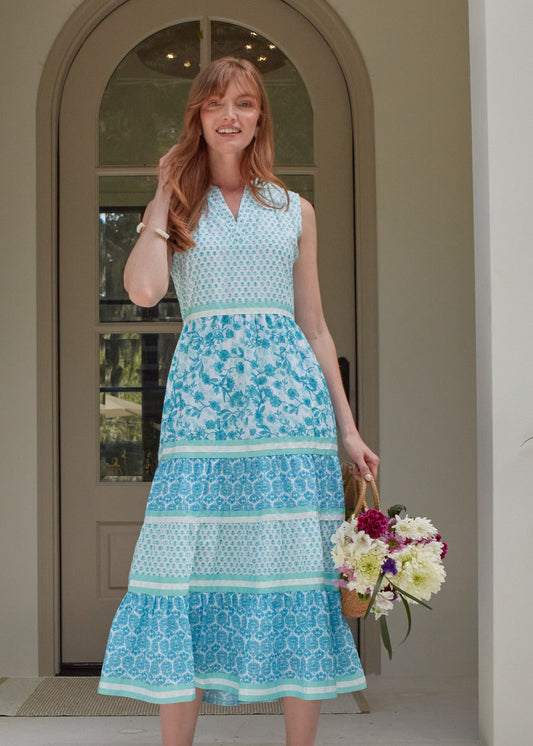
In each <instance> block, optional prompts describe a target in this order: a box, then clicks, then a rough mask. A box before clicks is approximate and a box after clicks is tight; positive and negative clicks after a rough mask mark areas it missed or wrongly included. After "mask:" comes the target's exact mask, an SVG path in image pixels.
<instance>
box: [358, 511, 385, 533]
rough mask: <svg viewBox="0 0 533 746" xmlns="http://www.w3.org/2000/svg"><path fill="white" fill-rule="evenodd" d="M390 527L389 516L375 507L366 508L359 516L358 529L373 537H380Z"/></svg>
mask: <svg viewBox="0 0 533 746" xmlns="http://www.w3.org/2000/svg"><path fill="white" fill-rule="evenodd" d="M388 528H389V520H388V518H387V517H386V516H384V515H383V513H381V512H380V511H379V510H376V509H375V508H370V510H365V511H364V513H360V514H359V516H358V518H357V530H358V531H364V532H365V533H366V534H368V535H369V536H370V538H371V539H379V538H380V537H381V536H383V534H384V533H386V531H387V529H388Z"/></svg>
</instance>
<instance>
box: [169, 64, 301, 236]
mask: <svg viewBox="0 0 533 746" xmlns="http://www.w3.org/2000/svg"><path fill="white" fill-rule="evenodd" d="M235 77H236V78H237V80H238V82H242V83H243V84H244V85H245V86H246V89H247V90H248V89H249V90H250V92H251V93H253V94H254V95H255V96H256V97H257V100H258V102H259V108H260V111H261V114H260V116H259V119H258V121H257V132H256V135H255V137H254V138H253V140H252V141H251V142H250V144H249V145H248V146H247V147H246V148H245V150H244V151H243V154H242V159H241V175H242V178H243V180H244V183H245V185H246V186H247V187H248V188H249V189H250V191H251V193H252V194H253V196H254V197H255V199H256V200H257V201H258V202H260V203H261V204H263V205H266V206H267V207H280V206H279V205H273V204H272V203H270V202H267V201H266V200H265V197H264V196H263V195H262V193H261V185H262V184H265V183H266V182H273V183H274V184H277V185H278V186H280V187H281V188H282V189H283V190H284V191H285V194H286V197H287V205H288V202H289V195H288V193H287V188H286V187H285V185H284V184H283V182H282V181H281V180H280V179H279V178H278V177H277V176H276V175H275V174H274V173H273V170H272V169H273V164H274V136H273V127H272V117H271V114H270V105H269V103H268V98H267V94H266V91H265V86H264V84H263V80H262V78H261V74H260V73H259V71H258V70H257V68H256V67H255V66H254V65H253V64H252V63H251V62H248V60H243V59H237V58H236V57H221V58H220V59H218V60H214V61H213V62H211V63H210V64H209V65H207V66H206V67H205V68H204V69H203V70H201V71H200V72H199V73H198V75H197V76H196V78H195V79H194V80H193V83H192V86H191V91H190V93H189V99H188V101H187V106H186V109H185V122H184V125H183V133H182V136H181V139H180V141H179V144H178V147H177V148H176V150H175V152H174V154H173V159H172V161H173V162H172V163H171V166H170V182H171V184H172V187H173V190H174V191H173V195H172V197H171V200H170V209H169V228H168V231H169V234H170V239H169V243H170V246H171V247H172V249H173V250H174V251H186V250H187V249H188V248H191V247H193V246H195V243H194V240H193V238H192V236H191V231H192V230H193V229H194V228H195V227H196V226H197V225H198V221H199V219H200V215H201V213H202V209H203V206H204V203H205V199H206V196H207V193H208V191H209V188H210V186H211V174H210V171H209V159H208V150H207V144H206V142H205V140H204V138H203V137H202V125H201V120H200V111H201V108H202V105H203V104H204V103H205V101H206V100H207V99H208V98H209V97H210V96H223V95H224V93H225V91H226V88H227V87H228V85H229V83H230V81H231V80H233V79H234V78H235ZM281 207H283V205H281Z"/></svg>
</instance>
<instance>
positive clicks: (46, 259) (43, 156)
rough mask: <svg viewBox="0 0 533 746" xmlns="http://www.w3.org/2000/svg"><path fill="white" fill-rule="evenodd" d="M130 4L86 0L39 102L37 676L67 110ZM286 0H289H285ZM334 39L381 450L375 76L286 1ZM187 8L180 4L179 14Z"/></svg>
mask: <svg viewBox="0 0 533 746" xmlns="http://www.w3.org/2000/svg"><path fill="white" fill-rule="evenodd" d="M125 2H128V0H85V2H82V4H81V5H80V6H79V7H78V8H77V9H76V10H75V11H74V13H73V14H72V15H71V16H70V18H69V19H68V21H67V22H66V23H65V25H64V26H63V28H62V29H61V31H60V33H59V35H58V36H57V38H56V40H55V42H54V45H53V47H52V49H51V51H50V53H49V55H48V58H47V60H46V63H45V65H44V69H43V73H42V76H41V81H40V86H39V92H38V97H37V237H38V239H37V319H38V321H37V325H38V334H37V362H38V370H39V376H38V388H37V476H38V553H39V554H38V556H39V570H38V573H39V574H38V590H39V601H38V608H39V617H38V624H39V633H38V640H39V674H40V675H41V676H45V675H53V674H54V673H57V672H58V671H59V665H60V622H59V620H60V608H59V606H60V597H59V478H58V475H59V443H58V414H59V412H58V363H57V358H58V349H57V344H58V341H57V323H58V308H57V290H58V288H57V246H58V220H57V217H58V200H57V192H58V189H57V186H58V169H57V162H58V134H59V108H60V101H61V95H62V90H63V86H64V83H65V80H66V77H67V74H68V71H69V67H70V65H71V63H72V61H73V59H74V58H75V56H76V54H77V53H78V50H79V49H80V48H81V46H82V45H83V43H84V41H85V39H86V38H87V37H88V36H89V35H90V34H91V32H92V31H93V30H94V29H95V28H96V26H97V25H98V24H99V23H101V21H102V20H103V19H104V18H105V17H106V16H107V15H108V14H110V13H112V12H113V11H114V10H116V9H117V8H118V7H119V6H121V5H123V4H124V3H125ZM280 2H285V0H280ZM287 4H288V5H290V6H291V7H292V8H293V9H294V10H296V11H298V12H299V13H301V15H303V16H304V18H305V19H306V20H307V21H308V22H310V23H312V24H313V25H314V26H315V28H316V29H317V30H318V31H319V33H320V34H321V35H322V36H323V38H324V39H325V40H326V41H327V43H328V44H329V46H330V48H331V49H332V51H333V54H334V55H335V57H336V58H337V60H338V63H339V66H340V68H341V70H342V71H343V74H344V77H345V80H346V86H347V90H348V94H349V100H350V105H351V110H352V121H353V134H354V144H353V152H354V154H356V157H357V164H356V168H355V169H354V173H355V184H354V188H355V216H356V217H355V223H356V224H355V236H356V247H357V254H356V262H355V266H356V288H357V290H356V293H357V298H356V303H357V319H358V322H357V354H358V370H357V382H358V383H357V385H358V401H359V402H360V409H359V411H358V413H357V417H358V424H359V427H360V429H361V431H362V432H363V434H364V437H365V439H366V440H367V442H368V443H369V444H370V445H371V446H372V447H374V448H378V445H379V443H378V441H379V432H378V422H379V413H378V386H377V381H378V349H377V246H376V243H377V241H376V188H375V156H374V119H373V102H372V91H371V86H370V79H369V76H368V72H367V70H366V66H365V63H364V60H363V58H362V55H361V52H360V50H359V48H358V46H357V43H356V41H355V39H354V38H353V36H352V35H351V33H350V32H349V30H348V29H347V27H346V26H345V25H344V23H343V21H342V20H341V19H340V17H339V16H338V15H337V14H336V13H335V11H334V10H333V9H332V8H331V7H330V6H329V5H328V4H327V3H326V2H325V0H290V2H287ZM176 11H177V12H178V11H179V7H177V8H176ZM376 642H377V640H376V639H375V638H374V635H372V634H371V632H370V633H367V639H366V640H364V639H363V655H364V660H365V666H366V668H367V670H368V671H374V672H375V671H377V670H378V669H379V643H378V644H376Z"/></svg>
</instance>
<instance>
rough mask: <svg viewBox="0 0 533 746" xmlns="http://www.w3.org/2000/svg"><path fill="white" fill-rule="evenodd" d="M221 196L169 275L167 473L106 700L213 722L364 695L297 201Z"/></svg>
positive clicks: (105, 680)
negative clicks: (171, 347)
mask: <svg viewBox="0 0 533 746" xmlns="http://www.w3.org/2000/svg"><path fill="white" fill-rule="evenodd" d="M263 189H264V194H265V196H266V197H267V198H268V199H269V200H270V201H271V203H272V204H278V205H285V207H283V208H282V209H275V208H273V207H265V206H263V205H262V204H260V203H259V202H258V201H257V200H256V199H254V197H253V195H252V193H251V191H250V190H249V189H248V188H245V190H244V193H243V197H242V200H241V204H240V208H239V213H238V216H237V218H236V219H235V218H234V217H233V215H232V213H231V211H230V210H229V207H228V205H227V204H226V202H225V200H224V197H223V195H222V192H221V191H220V189H219V188H218V187H212V188H211V189H210V191H209V194H208V196H207V199H206V205H205V207H204V211H203V213H202V217H201V219H200V222H199V225H198V227H197V229H196V230H195V231H194V233H193V237H194V239H195V241H196V246H195V247H194V248H193V249H190V250H188V251H187V252H185V253H179V254H175V256H174V260H173V266H172V271H171V275H172V278H173V281H174V284H175V287H176V293H177V296H178V299H179V302H180V306H181V309H182V315H183V320H184V324H183V330H182V332H181V335H180V338H179V341H178V344H177V346H176V351H175V354H174V358H173V361H172V365H171V368H170V372H169V377H168V382H167V390H166V395H165V402H164V407H163V416H162V422H161V437H160V446H159V463H158V467H157V470H156V473H155V475H154V479H153V482H152V486H151V490H150V495H149V498H148V503H147V508H146V515H145V520H144V523H143V526H142V529H141V532H140V536H139V539H138V542H137V545H136V548H135V553H134V557H133V561H132V565H131V570H130V576H129V584H128V590H127V593H126V595H125V596H124V598H123V600H122V602H121V604H120V606H119V608H118V610H117V612H116V615H115V618H114V620H113V623H112V626H111V631H110V634H109V640H108V644H107V650H106V655H105V661H104V664H103V669H102V674H101V679H100V683H99V688H98V691H99V692H100V693H101V694H111V695H122V696H127V697H132V698H136V699H141V700H146V701H149V702H158V703H168V702H183V701H190V700H193V699H194V698H195V694H196V692H195V687H200V688H202V689H204V694H203V701H205V702H211V703H214V704H219V705H230V706H231V705H237V704H240V703H244V702H256V701H262V702H264V701H271V700H276V699H279V698H280V697H284V696H293V697H300V698H302V699H328V698H332V697H336V696H337V695H338V694H339V693H342V692H348V691H355V690H358V689H362V688H364V687H365V686H366V683H365V677H364V673H363V670H362V668H361V663H360V660H359V656H358V654H357V651H356V648H355V645H354V641H353V637H352V634H351V631H350V629H349V627H348V625H347V622H346V620H345V619H344V618H343V616H342V613H341V602H340V593H339V589H338V588H337V587H336V586H335V585H333V580H335V579H336V578H338V577H339V575H338V570H336V569H335V567H334V564H333V559H332V557H331V549H332V546H333V544H332V543H331V536H332V534H333V533H334V532H335V531H336V529H337V528H338V526H339V525H340V524H341V523H342V521H343V520H344V498H343V487H342V478H341V471H340V464H339V459H338V454H337V440H336V428H335V420H334V414H333V409H332V405H331V400H330V397H329V393H328V389H327V387H326V383H325V380H324V377H323V375H322V372H321V370H320V367H319V364H318V362H317V360H316V357H315V355H314V353H313V351H312V349H311V347H310V345H309V343H308V342H307V340H306V338H305V337H304V335H303V333H302V331H301V330H300V328H299V327H298V326H297V324H296V323H295V320H294V294H293V279H292V270H293V263H294V261H295V260H296V258H297V256H298V243H297V242H298V238H299V235H300V233H301V208H300V198H299V196H298V195H297V194H296V193H294V192H289V196H290V200H289V204H288V207H287V200H286V196H285V193H284V192H283V191H282V190H281V189H279V187H276V186H275V185H273V184H267V185H264V187H263Z"/></svg>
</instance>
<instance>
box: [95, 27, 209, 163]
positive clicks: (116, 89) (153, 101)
mask: <svg viewBox="0 0 533 746" xmlns="http://www.w3.org/2000/svg"><path fill="white" fill-rule="evenodd" d="M200 36H201V34H200V23H199V22H198V21H193V22H190V23H180V24H179V25H176V26H170V27H168V28H166V29H163V30H162V31H158V32H157V33H156V34H152V36H149V37H148V38H147V39H144V40H143V41H142V42H141V43H140V44H138V45H137V46H136V47H134V49H132V50H131V52H129V53H128V54H127V55H126V56H125V57H124V59H123V60H122V62H121V63H120V64H119V65H118V67H117V68H116V70H115V72H114V73H113V75H112V76H111V78H110V80H109V83H108V84H107V87H106V90H105V93H104V95H103V98H102V104H101V107H100V165H101V166H122V165H129V166H143V165H144V166H146V165H152V166H155V165H156V164H157V163H158V161H159V159H160V158H161V156H162V155H163V154H164V153H166V151H167V150H168V149H169V148H170V147H171V146H172V145H173V144H174V143H175V142H176V140H177V138H178V136H179V134H180V132H181V128H182V124H183V114H184V111H185V102H186V101H187V96H188V95H189V88H190V85H191V80H192V78H194V76H195V75H196V74H197V73H198V71H199V70H200Z"/></svg>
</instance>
